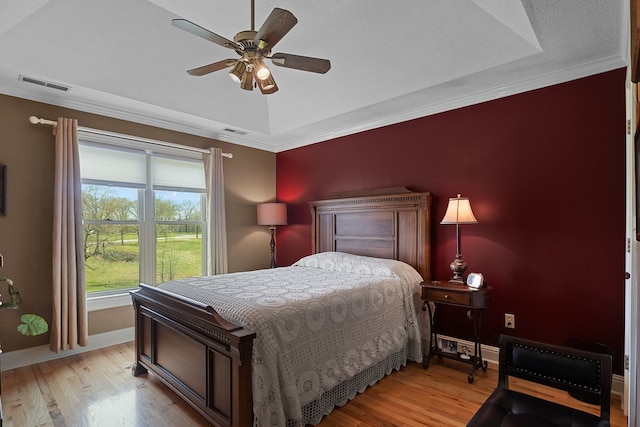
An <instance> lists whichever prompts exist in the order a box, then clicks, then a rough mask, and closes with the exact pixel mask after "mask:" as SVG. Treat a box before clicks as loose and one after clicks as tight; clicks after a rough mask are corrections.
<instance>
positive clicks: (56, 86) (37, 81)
mask: <svg viewBox="0 0 640 427" xmlns="http://www.w3.org/2000/svg"><path fill="white" fill-rule="evenodd" d="M19 79H20V80H22V81H23V82H27V83H33V84H34V85H38V86H44V87H49V88H51V89H56V90H61V91H63V92H67V91H68V90H69V89H71V88H70V87H69V86H64V85H61V84H59V83H52V82H47V81H44V80H40V79H34V78H33V77H27V76H23V75H20V77H19Z"/></svg>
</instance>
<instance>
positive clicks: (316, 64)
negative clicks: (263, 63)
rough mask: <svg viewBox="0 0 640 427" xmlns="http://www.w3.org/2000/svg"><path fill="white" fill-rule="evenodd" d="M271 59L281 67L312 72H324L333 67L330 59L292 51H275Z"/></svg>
mask: <svg viewBox="0 0 640 427" xmlns="http://www.w3.org/2000/svg"><path fill="white" fill-rule="evenodd" d="M269 59H270V60H271V62H273V63H274V64H275V65H278V66H280V67H286V68H295V69H296V70H302V71H311V72H312V73H320V74H324V73H326V72H327V71H329V70H330V69H331V61H329V60H328V59H320V58H311V57H309V56H300V55H293V54H290V53H274V54H273V55H272V56H270V57H269Z"/></svg>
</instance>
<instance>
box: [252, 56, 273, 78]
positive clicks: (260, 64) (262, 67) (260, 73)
mask: <svg viewBox="0 0 640 427" xmlns="http://www.w3.org/2000/svg"><path fill="white" fill-rule="evenodd" d="M254 70H255V71H254V72H255V75H256V79H258V80H264V79H266V78H268V77H269V76H270V75H271V71H270V70H269V68H268V67H267V66H266V64H265V63H264V61H263V60H262V59H256V60H255V62H254Z"/></svg>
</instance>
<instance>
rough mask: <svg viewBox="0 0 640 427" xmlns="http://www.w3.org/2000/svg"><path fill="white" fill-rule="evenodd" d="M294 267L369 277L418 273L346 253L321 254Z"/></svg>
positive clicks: (401, 265)
mask: <svg viewBox="0 0 640 427" xmlns="http://www.w3.org/2000/svg"><path fill="white" fill-rule="evenodd" d="M293 266H299V267H313V268H319V269H323V270H332V271H342V272H345V273H355V274H363V275H368V276H384V277H401V276H402V275H403V273H406V271H407V269H410V270H413V271H414V272H415V273H416V274H417V272H416V271H415V270H414V269H413V267H411V266H410V265H409V264H406V263H404V262H402V261H397V260H393V259H385V258H373V257H368V256H362V255H353V254H347V253H344V252H320V253H317V254H313V255H309V256H306V257H304V258H301V259H299V260H298V261H296V262H295V263H294V264H293Z"/></svg>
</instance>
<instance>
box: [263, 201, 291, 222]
mask: <svg viewBox="0 0 640 427" xmlns="http://www.w3.org/2000/svg"><path fill="white" fill-rule="evenodd" d="M258 225H287V205H286V204H285V203H261V204H259V205H258Z"/></svg>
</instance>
